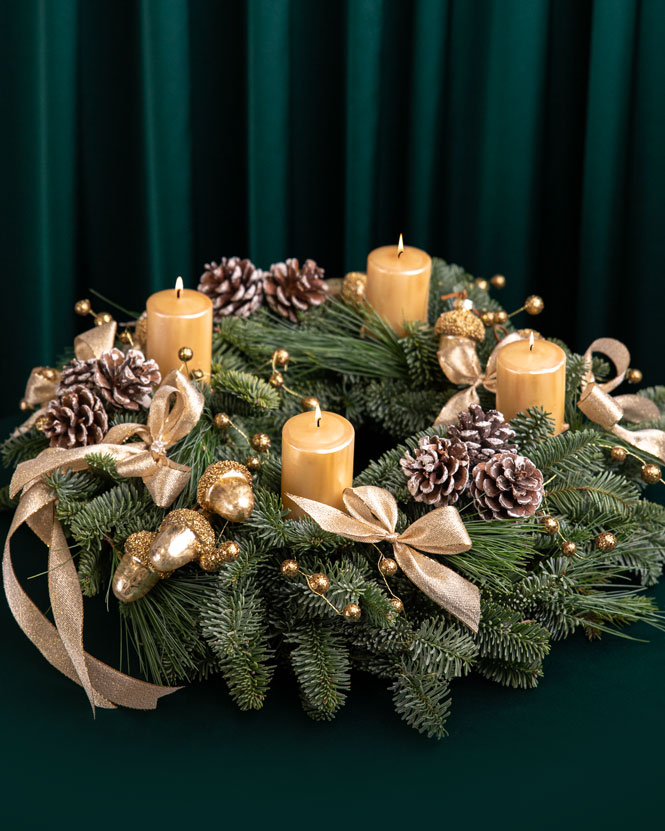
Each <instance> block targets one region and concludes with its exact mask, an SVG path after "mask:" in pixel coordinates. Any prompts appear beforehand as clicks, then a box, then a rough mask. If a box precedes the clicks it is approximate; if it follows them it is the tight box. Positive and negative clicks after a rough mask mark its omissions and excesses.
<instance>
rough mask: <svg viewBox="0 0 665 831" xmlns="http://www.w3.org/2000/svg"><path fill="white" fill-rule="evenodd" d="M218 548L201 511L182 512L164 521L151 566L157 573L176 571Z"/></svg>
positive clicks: (172, 514) (180, 510)
mask: <svg viewBox="0 0 665 831" xmlns="http://www.w3.org/2000/svg"><path fill="white" fill-rule="evenodd" d="M214 548H215V532H214V531H213V530H212V526H211V525H210V523H209V522H208V520H207V519H206V518H205V517H204V516H202V515H201V514H200V513H199V512H198V511H191V510H189V509H187V508H179V509H177V510H175V511H171V512H170V513H169V514H167V515H166V516H165V517H164V520H163V522H162V524H161V525H160V526H159V531H158V532H157V535H156V537H155V539H154V541H153V543H152V546H151V549H150V563H151V564H152V567H153V568H155V569H156V570H157V571H173V570H174V569H176V568H180V566H184V565H185V564H186V563H189V562H191V561H192V560H195V559H197V558H198V557H201V556H202V555H203V554H209V553H210V552H212V551H213V550H214Z"/></svg>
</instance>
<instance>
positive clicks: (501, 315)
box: [494, 309, 508, 326]
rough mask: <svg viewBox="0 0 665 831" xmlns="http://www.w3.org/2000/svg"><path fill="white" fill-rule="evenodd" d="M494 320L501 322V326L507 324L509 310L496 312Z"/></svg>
mask: <svg viewBox="0 0 665 831" xmlns="http://www.w3.org/2000/svg"><path fill="white" fill-rule="evenodd" d="M494 321H495V322H496V323H498V324H499V326H505V324H506V323H507V322H508V312H504V310H503V309H501V311H498V312H494Z"/></svg>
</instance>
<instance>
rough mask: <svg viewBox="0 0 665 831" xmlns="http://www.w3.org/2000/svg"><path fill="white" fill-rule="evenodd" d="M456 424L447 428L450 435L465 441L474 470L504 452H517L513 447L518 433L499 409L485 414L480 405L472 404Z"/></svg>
mask: <svg viewBox="0 0 665 831" xmlns="http://www.w3.org/2000/svg"><path fill="white" fill-rule="evenodd" d="M457 422H458V423H457V425H454V424H451V425H450V427H449V428H448V436H449V437H450V438H451V439H459V441H461V442H464V444H465V445H466V449H467V451H468V453H469V468H470V469H471V470H473V468H474V467H475V466H476V465H477V464H478V463H479V462H486V461H487V460H488V459H489V458H491V457H492V456H494V454H495V453H500V452H501V451H502V450H506V451H509V452H510V453H516V452H517V445H516V444H511V441H512V439H514V438H515V432H514V431H513V429H512V428H511V426H510V424H509V423H508V422H507V421H505V419H504V417H503V414H502V413H500V412H498V410H487V411H485V410H483V408H482V407H481V406H480V405H479V404H472V405H471V406H470V407H469V409H468V410H464V411H463V412H461V413H459V415H458V416H457Z"/></svg>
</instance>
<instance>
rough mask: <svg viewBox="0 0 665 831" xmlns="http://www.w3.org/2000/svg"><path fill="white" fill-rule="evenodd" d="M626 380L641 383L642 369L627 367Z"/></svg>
mask: <svg viewBox="0 0 665 831" xmlns="http://www.w3.org/2000/svg"><path fill="white" fill-rule="evenodd" d="M626 381H628V383H629V384H641V383H642V370H641V369H627V370H626Z"/></svg>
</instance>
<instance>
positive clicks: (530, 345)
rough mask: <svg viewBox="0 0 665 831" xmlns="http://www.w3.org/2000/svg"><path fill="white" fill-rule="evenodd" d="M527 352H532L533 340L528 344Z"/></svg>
mask: <svg viewBox="0 0 665 831" xmlns="http://www.w3.org/2000/svg"><path fill="white" fill-rule="evenodd" d="M529 352H533V341H531V343H530V344H529Z"/></svg>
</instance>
